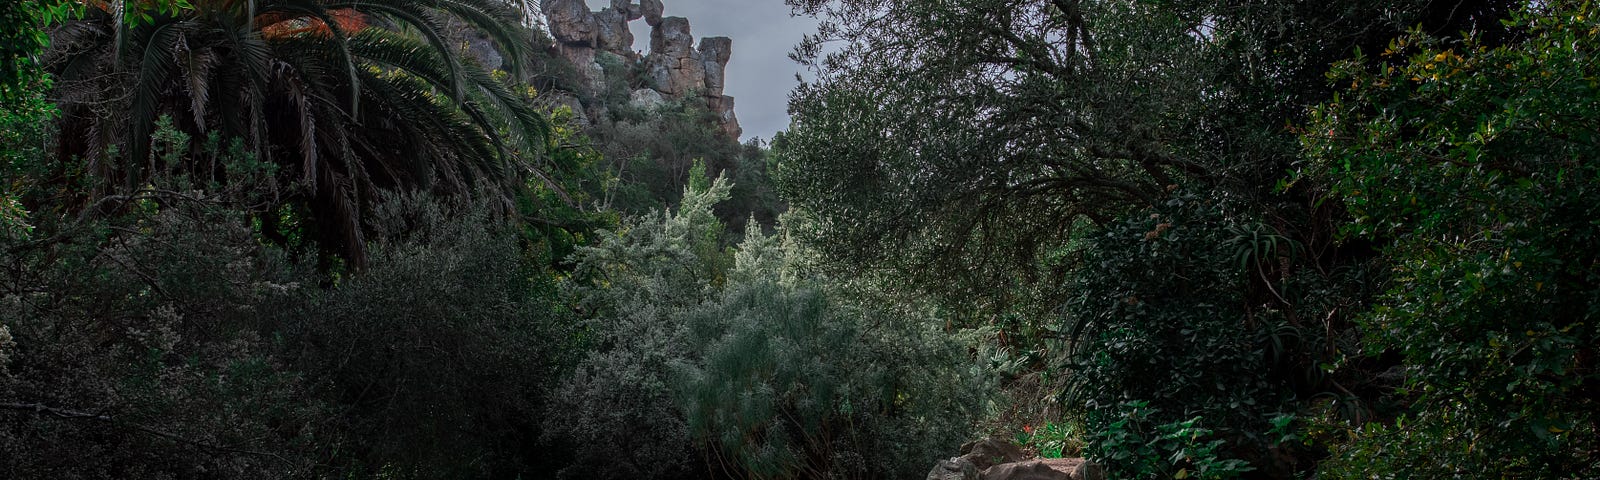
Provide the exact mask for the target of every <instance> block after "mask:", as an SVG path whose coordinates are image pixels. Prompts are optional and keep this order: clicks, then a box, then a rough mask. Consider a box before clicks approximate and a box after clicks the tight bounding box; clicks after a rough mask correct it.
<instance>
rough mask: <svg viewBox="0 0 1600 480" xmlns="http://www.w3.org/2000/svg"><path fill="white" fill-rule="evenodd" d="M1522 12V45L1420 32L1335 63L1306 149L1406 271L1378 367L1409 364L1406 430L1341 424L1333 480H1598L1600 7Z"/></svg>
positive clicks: (1394, 285) (1383, 313) (1386, 322)
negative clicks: (1331, 89) (1375, 53)
mask: <svg viewBox="0 0 1600 480" xmlns="http://www.w3.org/2000/svg"><path fill="white" fill-rule="evenodd" d="M1525 8H1526V10H1525V11H1523V12H1520V13H1519V14H1518V15H1517V17H1516V18H1515V20H1514V21H1512V22H1508V24H1507V25H1508V26H1510V27H1511V28H1512V29H1513V31H1515V32H1516V33H1517V34H1518V35H1517V37H1516V38H1517V39H1518V40H1517V41H1516V42H1513V43H1510V44H1506V45H1496V44H1494V43H1493V42H1492V41H1490V40H1488V39H1485V38H1481V37H1480V36H1478V35H1474V36H1472V37H1470V38H1467V39H1465V40H1460V41H1446V40H1440V39H1437V38H1434V37H1431V36H1428V35H1425V34H1421V33H1413V34H1410V35H1406V36H1403V37H1401V38H1399V39H1397V40H1396V41H1395V42H1393V43H1392V44H1391V45H1390V46H1389V49H1388V50H1386V51H1384V52H1382V53H1381V55H1379V58H1381V59H1382V66H1380V67H1373V66H1368V65H1371V64H1372V62H1369V61H1367V59H1366V58H1364V57H1357V58H1356V59H1354V60H1351V61H1348V62H1343V63H1341V64H1339V65H1337V66H1336V68H1335V69H1334V72H1333V74H1332V75H1331V78H1332V79H1333V80H1335V81H1337V82H1338V83H1339V84H1340V85H1348V86H1349V89H1348V91H1346V92H1345V94H1344V95H1343V96H1342V98H1338V99H1335V100H1334V101H1333V102H1330V103H1328V104H1326V105H1323V106H1322V107H1320V108H1319V109H1318V111H1317V118H1316V120H1317V121H1316V123H1314V124H1312V126H1311V128H1309V129H1307V131H1306V132H1305V134H1304V137H1303V138H1304V140H1305V142H1306V145H1307V151H1308V153H1309V155H1310V156H1311V157H1312V158H1313V159H1314V160H1315V162H1314V163H1313V165H1312V171H1314V172H1315V174H1316V175H1317V176H1318V177H1319V178H1322V179H1326V180H1328V181H1329V182H1330V183H1332V184H1333V185H1334V186H1335V187H1336V188H1335V191H1334V194H1335V195H1336V198H1337V199H1338V200H1340V201H1342V202H1343V205H1344V207H1345V208H1347V209H1348V211H1349V212H1350V215H1351V216H1352V217H1354V220H1355V221H1354V222H1353V223H1352V224H1350V225H1348V226H1347V227H1346V233H1347V234H1349V235H1351V236H1352V237H1354V238H1360V239H1365V240H1370V241H1374V242H1377V243H1378V244H1380V245H1381V246H1382V253H1383V259H1384V261H1385V262H1386V263H1387V264H1388V265H1390V266H1391V267H1390V268H1392V270H1393V276H1392V277H1391V278H1390V279H1389V280H1388V282H1387V283H1385V285H1384V287H1385V288H1386V291H1385V292H1384V293H1383V294H1381V295H1380V296H1379V297H1378V301H1377V304H1376V305H1375V306H1374V307H1373V308H1371V309H1370V310H1368V311H1366V312H1365V313H1364V314H1363V315H1362V316H1361V317H1360V322H1361V327H1362V329H1363V331H1364V333H1365V334H1366V338H1365V341H1366V348H1367V351H1368V352H1370V353H1372V354H1374V355H1378V354H1382V353H1391V354H1394V355H1397V356H1399V357H1400V358H1402V359H1403V368H1401V369H1399V373H1400V375H1401V377H1402V378H1403V385H1402V386H1401V388H1400V389H1399V390H1398V393H1399V394H1400V396H1401V399H1402V400H1403V401H1404V404H1403V406H1404V408H1403V410H1402V411H1401V412H1400V415H1398V416H1397V418H1394V419H1393V421H1392V422H1382V423H1376V422H1375V423H1360V422H1357V423H1352V424H1345V426H1344V428H1342V429H1339V430H1338V431H1340V432H1342V433H1346V434H1348V436H1349V438H1351V439H1352V440H1351V441H1348V442H1342V441H1341V442H1339V447H1338V449H1337V451H1336V452H1335V453H1336V455H1335V457H1334V459H1333V460H1332V461H1330V462H1328V463H1327V464H1325V465H1324V466H1323V468H1322V469H1321V470H1322V476H1323V478H1422V477H1426V478H1481V477H1500V478H1593V477H1595V476H1596V475H1600V454H1597V452H1600V449H1597V447H1600V431H1597V430H1596V425H1595V422H1596V420H1597V416H1596V414H1595V412H1597V411H1600V405H1597V404H1596V398H1600V395H1597V394H1600V373H1597V372H1600V371H1597V369H1596V362H1597V358H1600V355H1597V350H1596V345H1600V329H1597V328H1596V324H1595V322H1596V319H1597V318H1600V223H1596V222H1595V216H1594V209H1595V206H1596V205H1600V188H1597V185H1600V183H1597V179H1600V161H1597V159H1600V150H1597V148H1596V145H1597V141H1600V133H1597V132H1600V96H1597V95H1596V94H1595V92H1596V83H1595V81H1596V80H1595V79H1596V77H1597V76H1600V69H1597V67H1596V64H1595V51H1596V50H1597V49H1600V19H1596V18H1595V15H1596V14H1600V9H1597V8H1596V7H1594V6H1593V5H1591V4H1589V3H1587V2H1585V3H1579V2H1567V1H1558V2H1536V3H1531V4H1529V5H1526V6H1525ZM1336 438H1337V437H1336Z"/></svg>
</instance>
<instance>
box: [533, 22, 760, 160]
mask: <svg viewBox="0 0 1600 480" xmlns="http://www.w3.org/2000/svg"><path fill="white" fill-rule="evenodd" d="M540 8H541V9H542V10H543V11H544V15H545V19H546V21H547V22H548V23H549V29H550V35H551V36H552V37H554V38H555V40H556V50H557V51H558V52H559V53H560V55H561V56H562V57H563V58H565V59H566V60H568V61H569V62H571V63H572V65H573V66H574V67H575V68H576V70H577V71H578V74H579V75H580V76H582V77H583V79H584V80H585V83H587V86H588V87H589V88H591V89H592V90H595V91H598V90H600V89H601V88H603V87H604V85H605V84H606V78H605V76H606V75H608V74H611V75H623V74H626V73H625V72H609V73H608V72H606V71H605V69H604V68H601V66H600V63H599V62H597V61H596V60H595V55H596V53H597V52H605V53H609V54H613V55H616V56H618V57H621V58H622V59H623V60H624V62H625V63H630V64H634V65H638V64H643V66H644V67H645V72H646V75H647V76H648V79H649V82H650V86H649V90H653V91H654V92H655V93H656V94H658V96H659V97H660V98H661V99H663V100H681V99H686V98H689V97H694V96H697V97H700V98H701V99H703V100H704V101H705V102H706V106H707V107H708V108H710V109H711V111H713V112H716V113H717V116H718V117H717V118H718V123H719V125H718V127H720V129H721V130H722V131H723V133H725V134H727V135H728V136H729V137H730V138H734V139H737V138H739V134H740V133H741V132H742V129H740V128H739V119H738V117H737V116H735V115H734V111H733V107H734V102H733V97H729V96H726V95H723V87H724V86H725V85H726V81H725V80H726V71H727V66H728V60H729V58H731V56H732V53H733V40H732V39H729V38H727V37H708V38H702V39H700V42H699V47H698V48H696V46H695V40H694V35H693V33H692V32H691V31H690V27H689V20H688V19H686V18H683V17H663V16H662V15H663V14H664V13H665V5H663V4H662V3H661V1H660V0H642V1H641V2H640V3H633V2H632V1H630V0H611V6H609V7H606V8H602V9H601V10H600V11H598V12H594V11H590V10H589V7H588V5H587V4H585V3H584V1H583V0H543V1H542V2H541V4H540ZM641 18H643V19H644V20H645V23H646V24H648V25H650V28H651V30H650V52H649V53H648V54H646V55H640V54H639V53H637V52H634V51H633V40H634V39H633V33H632V32H631V31H630V30H629V29H628V23H629V22H632V21H634V20H638V19H641ZM632 97H633V98H634V99H636V100H642V101H636V102H634V103H636V104H656V103H658V102H655V101H654V97H652V96H651V95H648V94H644V93H641V92H638V91H635V92H632Z"/></svg>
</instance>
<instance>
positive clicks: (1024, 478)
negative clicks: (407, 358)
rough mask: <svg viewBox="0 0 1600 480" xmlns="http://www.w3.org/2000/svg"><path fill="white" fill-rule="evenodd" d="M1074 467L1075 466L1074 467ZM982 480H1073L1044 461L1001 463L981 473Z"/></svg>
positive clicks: (1067, 474)
mask: <svg viewBox="0 0 1600 480" xmlns="http://www.w3.org/2000/svg"><path fill="white" fill-rule="evenodd" d="M1074 467H1076V466H1074ZM983 480H1074V479H1073V478H1072V474H1070V473H1067V472H1066V471H1062V470H1057V469H1056V468H1055V467H1053V466H1052V465H1050V463H1047V462H1045V461H1044V460H1028V461H1024V462H1013V463H1002V464H999V465H995V466H993V467H989V468H987V469H985V470H984V471H983Z"/></svg>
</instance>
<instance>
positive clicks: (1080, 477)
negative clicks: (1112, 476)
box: [1072, 460, 1106, 480]
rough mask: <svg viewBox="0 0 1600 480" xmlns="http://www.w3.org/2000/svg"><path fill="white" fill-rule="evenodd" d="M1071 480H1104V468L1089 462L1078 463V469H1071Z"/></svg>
mask: <svg viewBox="0 0 1600 480" xmlns="http://www.w3.org/2000/svg"><path fill="white" fill-rule="evenodd" d="M1072 479H1073V480H1106V467H1102V466H1100V464H1098V463H1094V462H1091V461H1087V460H1085V461H1083V462H1080V463H1078V468H1074V469H1072Z"/></svg>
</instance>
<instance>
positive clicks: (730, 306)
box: [547, 177, 984, 478]
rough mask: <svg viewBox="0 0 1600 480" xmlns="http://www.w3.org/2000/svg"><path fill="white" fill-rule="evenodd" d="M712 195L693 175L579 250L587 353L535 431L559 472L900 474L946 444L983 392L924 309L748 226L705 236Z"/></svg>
mask: <svg viewBox="0 0 1600 480" xmlns="http://www.w3.org/2000/svg"><path fill="white" fill-rule="evenodd" d="M702 178H703V177H702ZM728 191H729V186H728V184H727V183H726V181H724V180H722V179H717V180H716V181H714V182H703V181H693V182H691V186H690V188H688V189H687V190H686V193H685V195H684V203H683V204H682V206H680V208H679V209H678V210H677V211H676V212H666V213H655V214H651V215H648V216H645V217H642V218H640V219H636V220H635V221H633V222H629V224H628V225H627V226H626V227H625V228H624V229H623V230H621V231H619V232H606V233H604V234H602V236H601V238H600V239H599V241H598V243H597V245H596V246H594V247H590V248H585V249H582V250H581V251H580V255H579V264H580V266H579V268H578V270H577V273H578V274H579V275H581V276H584V277H585V278H587V280H585V281H584V282H581V283H579V284H577V285H575V289H576V291H577V292H579V293H580V295H582V298H583V303H582V304H583V305H585V306H586V308H588V309H590V311H592V312H595V313H596V314H597V315H596V320H597V321H596V322H595V323H593V326H592V327H591V328H590V331H591V332H593V333H594V334H595V337H594V342H595V344H596V347H597V350H596V351H595V352H594V353H592V354H591V355H590V356H589V357H588V358H587V359H585V360H584V361H583V363H582V364H581V365H580V367H579V369H578V372H577V374H575V375H574V376H573V377H572V378H571V379H569V380H568V381H566V382H564V383H563V386H562V387H560V388H559V389H557V390H556V393H555V394H554V396H553V399H552V400H553V410H554V411H558V412H564V413H563V414H562V415H553V416H551V417H550V418H549V420H548V422H547V425H549V427H550V432H551V435H552V439H555V440H561V441H564V442H566V443H567V444H568V445H570V446H572V447H573V448H575V449H576V450H577V458H576V465H574V466H573V467H571V468H569V469H567V470H565V471H563V475H564V476H570V477H589V478H631V477H641V476H643V477H654V478H663V477H669V476H676V477H683V478H687V477H697V476H705V475H711V476H714V477H732V478H820V477H830V476H831V477H835V478H881V477H886V476H893V477H905V476H914V475H917V474H921V473H925V471H926V469H927V467H928V465H930V464H932V462H933V461H935V460H936V459H938V458H939V457H940V456H942V455H946V454H947V453H948V452H949V451H951V450H953V449H954V448H955V447H956V446H959V444H960V443H961V441H962V440H963V439H964V438H966V437H967V436H968V435H969V434H970V432H969V429H970V428H971V425H972V420H973V418H974V417H975V416H976V415H978V414H980V413H982V407H983V405H982V403H981V400H982V398H983V397H982V395H981V392H982V391H984V388H983V387H984V385H983V382H981V381H980V380H979V379H980V378H983V377H982V376H981V375H978V373H979V372H978V371H977V369H976V368H975V367H971V365H973V364H972V362H970V360H968V357H967V353H966V350H965V349H964V348H962V344H961V343H959V342H958V341H957V340H956V339H955V338H952V337H951V336H949V335H947V334H946V333H945V332H942V331H940V330H939V329H938V328H937V327H938V325H939V324H938V323H936V322H933V321H931V318H930V317H929V316H927V312H926V310H918V309H915V308H902V309H900V310H897V309H896V308H893V307H891V306H885V305H884V304H883V303H882V302H880V303H878V304H874V303H871V302H870V301H869V300H870V299H869V298H867V297H866V296H862V295H859V294H858V295H854V296H852V295H846V294H843V293H842V290H843V288H842V286H830V285H829V284H827V283H824V282H820V279H815V278H810V277H807V276H804V275H796V272H795V271H794V270H792V269H791V266H792V264H793V263H794V260H795V259H794V258H793V257H794V256H797V255H799V253H797V252H795V251H792V250H790V249H791V248H793V245H792V244H785V243H783V242H779V241H778V239H775V238H770V237H767V236H765V235H763V234H762V233H761V231H760V227H759V226H757V225H754V224H752V225H750V226H749V227H747V230H746V233H745V239H744V241H743V242H742V243H741V244H740V245H739V246H738V248H737V249H733V250H722V249H720V248H719V247H717V245H718V244H719V240H718V238H717V237H718V236H719V235H720V234H721V231H722V227H721V225H720V223H719V222H718V221H717V220H716V217H715V216H714V215H712V213H711V206H712V205H713V204H714V203H716V202H718V201H721V200H724V199H726V198H727V195H728ZM730 260H731V261H732V264H731V265H730V264H729V261H730ZM836 289H837V290H836ZM878 300H882V299H878ZM890 305H892V304H890ZM619 447H620V448H619Z"/></svg>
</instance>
